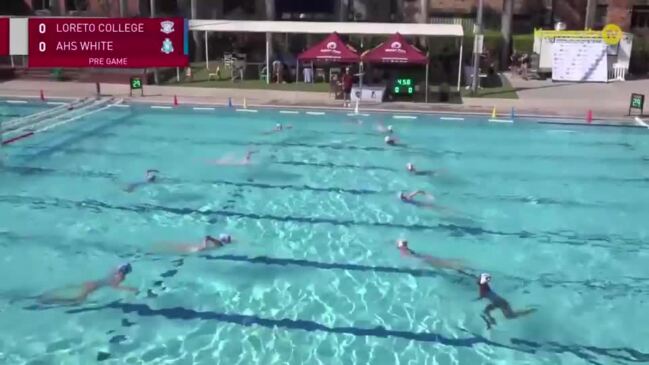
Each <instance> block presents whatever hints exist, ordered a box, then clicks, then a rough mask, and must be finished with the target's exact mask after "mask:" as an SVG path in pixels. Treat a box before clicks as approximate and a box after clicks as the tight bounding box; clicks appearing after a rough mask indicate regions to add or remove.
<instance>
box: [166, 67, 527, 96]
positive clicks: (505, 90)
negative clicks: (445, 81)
mask: <svg viewBox="0 0 649 365" xmlns="http://www.w3.org/2000/svg"><path fill="white" fill-rule="evenodd" d="M210 65H211V66H212V64H211V63H210ZM214 67H215V65H214V66H213V67H210V71H208V70H207V69H206V68H205V64H192V79H191V80H188V79H185V78H184V75H181V81H180V82H177V81H176V78H175V76H174V77H170V78H169V79H167V80H164V81H163V82H162V83H163V84H165V85H178V86H186V87H207V88H225V89H255V90H285V91H301V92H302V91H303V92H329V84H328V83H326V82H319V83H315V84H305V83H303V82H298V83H295V82H292V83H286V84H276V83H271V84H266V80H259V79H257V80H255V79H249V80H243V81H236V82H232V81H230V80H229V79H228V80H225V79H221V80H208V76H209V73H211V72H214ZM228 73H229V72H227V71H226V72H222V73H221V74H222V76H223V75H225V74H228ZM497 84H498V86H493V87H484V88H482V89H479V90H478V94H477V95H471V91H470V90H466V89H464V88H462V91H461V93H460V94H461V96H462V97H478V98H497V99H518V96H517V95H516V90H514V88H513V87H512V86H511V84H510V83H509V82H508V81H507V79H506V78H504V77H500V81H499V82H497ZM438 89H439V86H438V85H430V94H429V100H430V101H431V102H439V96H438V95H439V90H438ZM418 99H421V100H418ZM423 99H424V97H423V95H420V97H416V98H415V101H423ZM447 102H450V103H461V101H460V99H459V95H457V94H456V93H455V88H451V95H450V100H448V101H447Z"/></svg>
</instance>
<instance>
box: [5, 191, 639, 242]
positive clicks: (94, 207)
mask: <svg viewBox="0 0 649 365" xmlns="http://www.w3.org/2000/svg"><path fill="white" fill-rule="evenodd" d="M0 203H8V204H19V205H23V204H31V205H33V206H35V207H56V208H61V209H84V210H89V211H92V212H95V213H101V212H102V210H104V209H107V210H117V211H123V212H132V213H149V212H165V213H170V214H174V215H181V216H186V215H198V216H203V217H207V218H210V217H214V216H218V217H235V218H243V219H253V220H270V221H278V222H296V223H305V224H331V225H334V226H344V227H353V226H361V227H382V228H400V229H408V230H413V231H442V232H446V233H448V234H449V235H450V237H465V236H472V237H480V236H482V235H494V236H502V237H515V238H522V239H528V238H529V239H537V240H539V241H540V242H544V243H568V244H576V242H575V241H581V242H587V241H601V242H607V243H612V242H613V241H624V242H625V243H634V244H637V245H640V246H641V245H643V241H640V240H634V239H628V238H625V237H621V236H617V235H615V236H613V235H602V234H595V235H580V234H579V233H577V232H574V231H569V230H560V231H551V232H547V231H541V232H539V233H533V232H529V231H518V232H504V231H494V230H489V229H485V228H482V227H479V226H466V225H461V224H445V223H439V224H435V225H426V224H403V223H379V222H367V221H354V220H342V219H333V218H324V217H293V216H279V215H273V214H257V213H241V212H234V211H227V210H196V209H193V208H180V207H166V206H161V205H155V204H138V205H130V206H126V205H111V204H107V203H104V202H101V201H97V200H91V199H87V200H82V201H75V200H69V199H59V198H35V197H28V196H17V195H5V196H2V195H0ZM557 239H558V240H557Z"/></svg>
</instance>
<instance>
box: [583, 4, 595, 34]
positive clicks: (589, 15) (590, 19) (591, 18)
mask: <svg viewBox="0 0 649 365" xmlns="http://www.w3.org/2000/svg"><path fill="white" fill-rule="evenodd" d="M596 11H597V0H588V1H587V3H586V18H585V19H584V29H592V28H593V24H594V23H595V12H596Z"/></svg>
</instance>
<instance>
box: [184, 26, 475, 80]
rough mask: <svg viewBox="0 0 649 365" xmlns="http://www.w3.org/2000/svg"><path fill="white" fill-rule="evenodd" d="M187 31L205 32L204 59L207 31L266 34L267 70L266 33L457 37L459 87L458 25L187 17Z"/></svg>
mask: <svg viewBox="0 0 649 365" xmlns="http://www.w3.org/2000/svg"><path fill="white" fill-rule="evenodd" d="M189 30H190V31H192V32H205V56H206V58H205V59H206V60H208V59H209V58H208V56H209V49H208V44H207V34H208V33H209V32H233V33H243V32H252V33H265V34H266V70H270V56H271V55H270V39H271V37H270V35H271V34H272V33H297V34H331V33H333V32H337V33H339V34H351V35H386V36H387V35H392V34H394V33H400V34H401V35H404V36H424V37H458V38H460V56H459V65H458V70H457V76H458V79H457V89H458V91H459V90H460V80H461V72H462V53H463V48H464V42H463V37H464V30H463V29H462V25H460V24H419V23H338V22H295V21H290V22H289V21H258V20H250V21H249V20H223V19H214V20H201V19H190V20H189ZM266 83H270V72H266Z"/></svg>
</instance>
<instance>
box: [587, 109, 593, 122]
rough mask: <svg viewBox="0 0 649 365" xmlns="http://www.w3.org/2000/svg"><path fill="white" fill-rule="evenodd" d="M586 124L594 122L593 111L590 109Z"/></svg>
mask: <svg viewBox="0 0 649 365" xmlns="http://www.w3.org/2000/svg"><path fill="white" fill-rule="evenodd" d="M586 122H588V124H590V123H592V122H593V111H592V110H590V109H588V112H587V113H586Z"/></svg>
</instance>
